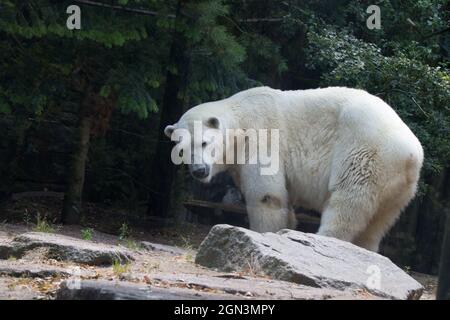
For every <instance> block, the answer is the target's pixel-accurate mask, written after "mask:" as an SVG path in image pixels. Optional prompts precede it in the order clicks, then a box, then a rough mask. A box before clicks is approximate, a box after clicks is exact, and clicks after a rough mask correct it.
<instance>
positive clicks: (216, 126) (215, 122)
mask: <svg viewBox="0 0 450 320" xmlns="http://www.w3.org/2000/svg"><path fill="white" fill-rule="evenodd" d="M206 125H207V126H208V127H210V128H213V129H219V126H220V122H219V119H217V118H216V117H211V118H209V119H208V121H206Z"/></svg>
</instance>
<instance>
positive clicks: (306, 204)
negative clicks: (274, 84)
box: [165, 87, 423, 251]
mask: <svg viewBox="0 0 450 320" xmlns="http://www.w3.org/2000/svg"><path fill="white" fill-rule="evenodd" d="M195 122H197V123H200V124H201V126H202V128H203V129H205V130H208V129H211V130H216V131H218V132H219V134H221V135H223V136H224V140H222V141H220V139H210V138H207V137H202V136H201V137H200V138H199V139H201V143H200V144H197V147H195V146H194V149H195V148H201V149H205V148H207V147H210V146H211V145H214V144H218V143H221V144H222V143H223V141H227V137H225V134H226V130H227V129H230V128H240V129H242V130H241V132H244V133H243V134H245V132H246V130H248V129H256V130H258V129H278V132H279V147H278V153H279V169H278V171H277V172H276V173H274V174H272V175H263V174H261V171H260V169H261V168H260V167H261V163H260V162H259V161H258V162H257V163H256V164H255V163H253V164H249V163H245V164H236V163H230V162H226V161H217V157H216V159H215V160H211V159H209V160H208V161H207V160H205V159H203V158H202V159H200V160H199V159H195V160H199V161H194V164H190V165H189V169H190V172H191V174H192V175H193V176H194V178H196V179H198V180H200V181H202V182H205V183H208V182H210V181H211V179H212V178H213V177H214V176H215V175H216V174H217V173H219V172H222V171H228V172H229V173H230V175H231V176H232V177H233V180H234V182H235V184H236V185H237V186H238V188H239V189H240V190H241V192H242V194H243V195H244V198H245V202H246V206H247V212H248V217H249V223H250V229H252V230H255V231H258V232H275V231H278V230H280V229H284V228H295V226H296V221H295V215H294V210H293V208H294V207H298V206H300V207H303V208H307V209H312V210H316V211H318V212H320V213H321V223H320V228H319V230H318V234H320V235H324V236H330V237H335V238H338V239H341V240H344V241H349V242H352V243H354V244H356V245H358V246H361V247H363V248H366V249H368V250H372V251H378V247H379V244H380V241H381V240H382V238H383V236H384V235H385V234H386V232H387V231H388V230H389V229H390V228H391V226H392V225H393V224H394V222H395V221H396V219H397V218H398V217H399V215H400V213H401V211H402V210H403V209H404V208H405V206H406V205H407V204H408V203H409V201H410V200H411V199H412V198H413V197H414V195H415V192H416V189H417V183H418V180H419V176H420V170H421V167H422V162H423V150H422V146H421V144H420V142H419V140H418V139H417V138H416V136H415V135H414V134H413V133H412V132H411V130H410V129H409V128H408V127H407V126H406V124H405V123H404V122H403V121H402V120H401V119H400V117H399V116H398V115H397V114H396V113H395V111H394V110H393V109H392V108H391V107H390V106H389V105H387V104H386V103H385V102H384V101H383V100H381V99H380V98H378V97H376V96H373V95H371V94H369V93H367V92H365V91H363V90H358V89H351V88H345V87H330V88H320V89H310V90H295V91H281V90H277V89H272V88H269V87H258V88H253V89H249V90H245V91H241V92H239V93H237V94H235V95H233V96H231V97H229V98H226V99H223V100H220V101H214V102H208V103H204V104H201V105H198V106H196V107H194V108H192V109H190V110H188V111H187V112H186V113H185V114H184V115H183V116H182V117H181V118H180V120H179V121H178V122H177V123H175V124H173V125H169V126H167V127H166V128H165V134H166V135H167V136H169V137H172V140H174V141H180V139H176V138H174V133H175V132H176V131H177V129H182V130H184V131H188V132H190V133H193V130H194V123H195ZM242 141H244V142H242ZM182 143H186V141H185V142H183V141H181V142H179V143H178V145H181V144H182ZM187 143H188V144H191V142H187ZM242 143H243V144H244V145H245V144H248V140H245V139H244V140H241V144H242ZM190 146H191V145H190ZM223 148H224V156H223V157H225V156H226V155H227V154H229V153H231V154H233V152H234V150H230V147H227V146H224V147H223ZM233 148H235V146H233ZM274 150H275V149H274ZM194 151H195V150H194ZM251 152H252V151H250V150H248V149H246V159H247V160H248V159H249V158H251V157H252V155H251V154H250V153H251ZM253 152H254V151H253Z"/></svg>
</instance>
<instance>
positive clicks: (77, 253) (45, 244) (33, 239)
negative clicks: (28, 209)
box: [11, 232, 133, 265]
mask: <svg viewBox="0 0 450 320" xmlns="http://www.w3.org/2000/svg"><path fill="white" fill-rule="evenodd" d="M11 245H12V246H13V248H14V252H15V255H17V256H20V255H22V254H23V253H24V252H26V251H30V250H33V249H36V248H47V249H48V254H47V257H48V258H51V259H56V260H60V261H71V262H76V263H83V264H88V265H111V264H112V263H113V262H114V261H115V260H117V261H120V262H123V261H129V260H133V257H132V256H131V253H130V252H129V251H128V250H125V249H123V248H121V247H118V246H112V245H106V244H101V243H95V242H90V241H85V240H81V239H77V238H72V237H68V236H63V235H60V234H58V235H56V234H50V233H41V232H29V233H24V234H21V235H19V236H17V237H15V238H14V240H13V241H12V243H11Z"/></svg>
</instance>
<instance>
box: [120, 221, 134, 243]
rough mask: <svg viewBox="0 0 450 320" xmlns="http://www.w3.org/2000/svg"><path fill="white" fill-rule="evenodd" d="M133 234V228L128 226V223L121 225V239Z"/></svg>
mask: <svg viewBox="0 0 450 320" xmlns="http://www.w3.org/2000/svg"><path fill="white" fill-rule="evenodd" d="M130 235H131V228H130V227H129V226H128V224H127V223H125V222H124V223H122V225H121V226H120V229H119V239H120V240H125V239H127V238H129V237H130Z"/></svg>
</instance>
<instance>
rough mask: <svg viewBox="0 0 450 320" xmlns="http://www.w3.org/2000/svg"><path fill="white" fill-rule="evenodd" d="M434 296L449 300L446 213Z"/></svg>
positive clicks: (449, 231) (449, 218) (449, 228)
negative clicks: (436, 288) (437, 281)
mask: <svg viewBox="0 0 450 320" xmlns="http://www.w3.org/2000/svg"><path fill="white" fill-rule="evenodd" d="M436 298H437V299H438V300H450V215H447V223H446V227H445V234H444V241H443V245H442V253H441V265H440V268H439V283H438V290H437V295H436Z"/></svg>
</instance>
